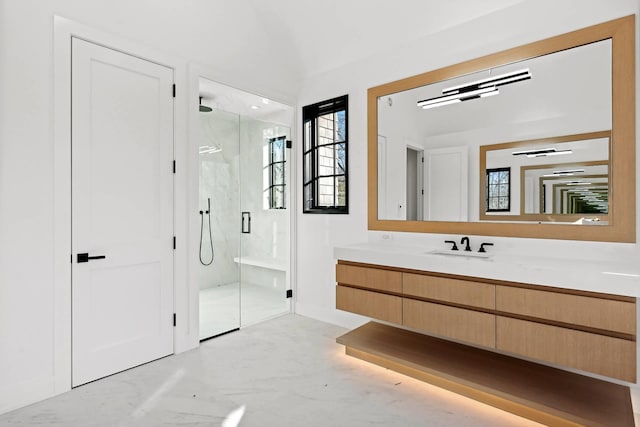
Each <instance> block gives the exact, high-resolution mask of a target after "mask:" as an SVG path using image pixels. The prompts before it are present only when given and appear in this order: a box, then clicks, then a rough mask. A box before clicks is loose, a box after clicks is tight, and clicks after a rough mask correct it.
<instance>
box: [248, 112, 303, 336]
mask: <svg viewBox="0 0 640 427" xmlns="http://www.w3.org/2000/svg"><path fill="white" fill-rule="evenodd" d="M289 118H290V109H289V108H286V109H278V110H277V112H276V113H275V114H270V115H267V116H260V117H246V116H242V117H240V158H241V162H242V168H241V171H240V188H241V189H242V191H241V194H240V205H241V211H242V213H243V215H242V219H243V224H241V225H242V234H241V236H242V237H241V282H240V307H241V316H240V318H241V326H247V325H251V324H254V323H257V322H260V321H263V320H266V319H269V318H272V317H275V316H278V315H281V314H283V313H288V312H289V311H290V301H291V299H289V298H287V289H289V288H290V286H289V264H290V263H289V259H290V252H289V246H290V234H289V230H290V212H291V209H290V198H289V188H290V185H289V176H290V173H289V166H290V161H289V160H290V159H289V151H290V150H289V149H288V148H287V141H290V140H291V130H290V127H289V126H287V125H288V124H289V123H290V122H289V121H288V120H290V119H289ZM282 123H286V124H287V125H283V124H282Z"/></svg>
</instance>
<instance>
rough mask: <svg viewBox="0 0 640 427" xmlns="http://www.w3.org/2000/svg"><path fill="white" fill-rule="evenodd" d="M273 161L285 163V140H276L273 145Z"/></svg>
mask: <svg viewBox="0 0 640 427" xmlns="http://www.w3.org/2000/svg"><path fill="white" fill-rule="evenodd" d="M271 161H272V162H283V161H284V139H280V138H279V139H276V140H275V141H273V143H272V151H271Z"/></svg>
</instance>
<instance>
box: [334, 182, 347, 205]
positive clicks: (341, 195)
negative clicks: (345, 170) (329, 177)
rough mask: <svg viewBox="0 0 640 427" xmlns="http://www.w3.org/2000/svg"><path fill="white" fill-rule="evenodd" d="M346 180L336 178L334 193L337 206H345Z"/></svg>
mask: <svg viewBox="0 0 640 427" xmlns="http://www.w3.org/2000/svg"><path fill="white" fill-rule="evenodd" d="M346 182H347V181H346V178H345V177H344V176H338V177H336V188H335V192H336V194H337V196H338V197H337V201H336V204H337V206H346V205H347V184H346Z"/></svg>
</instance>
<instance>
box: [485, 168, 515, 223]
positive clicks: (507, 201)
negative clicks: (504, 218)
mask: <svg viewBox="0 0 640 427" xmlns="http://www.w3.org/2000/svg"><path fill="white" fill-rule="evenodd" d="M486 182H487V188H486V202H487V204H486V206H487V212H507V211H509V210H510V209H511V168H497V169H487V181H486Z"/></svg>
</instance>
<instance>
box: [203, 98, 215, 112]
mask: <svg viewBox="0 0 640 427" xmlns="http://www.w3.org/2000/svg"><path fill="white" fill-rule="evenodd" d="M212 111H213V108H211V107H207V106H206V105H202V97H200V112H201V113H210V112H212Z"/></svg>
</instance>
